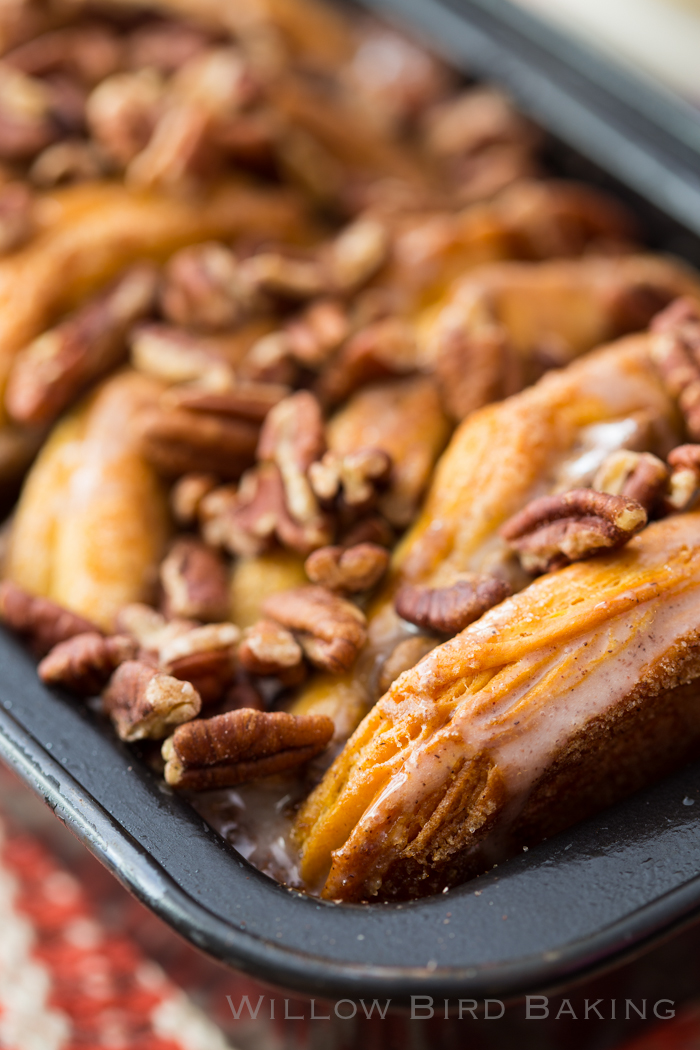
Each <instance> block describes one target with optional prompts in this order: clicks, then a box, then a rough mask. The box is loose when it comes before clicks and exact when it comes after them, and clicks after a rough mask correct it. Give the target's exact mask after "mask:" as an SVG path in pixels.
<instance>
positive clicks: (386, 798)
mask: <svg viewBox="0 0 700 1050" xmlns="http://www.w3.org/2000/svg"><path fill="white" fill-rule="evenodd" d="M652 340H653V336H650V335H648V334H643V335H640V336H634V337H628V338H626V339H624V340H622V341H620V342H619V343H617V344H614V345H613V346H611V347H608V348H604V349H602V350H600V351H598V352H596V353H594V354H592V355H590V356H588V357H587V358H585V359H583V360H581V361H580V362H577V363H575V364H573V365H571V366H569V368H567V369H565V370H563V371H561V372H557V373H552V374H551V375H549V376H547V377H545V378H544V379H543V380H541V381H540V382H539V383H538V384H536V385H535V386H534V387H532V388H530V389H529V390H526V391H524V392H523V393H521V394H518V395H516V396H514V397H512V398H510V399H508V400H507V401H505V402H502V403H500V404H498V405H494V406H490V407H488V408H485V409H483V410H481V411H480V412H479V413H476V414H475V415H473V416H472V417H471V418H470V419H468V420H466V421H465V422H464V423H463V424H462V425H461V427H460V428H458V430H457V432H456V433H455V435H454V437H453V439H452V442H451V444H450V446H449V447H448V449H447V451H446V453H445V454H444V456H443V458H442V460H441V461H440V463H439V465H438V468H437V470H436V474H435V478H434V481H433V485H432V488H431V490H430V492H429V494H428V497H427V500H426V503H425V506H424V510H423V512H422V514H421V516H420V517H419V519H418V521H417V523H416V524H415V525H414V527H413V528H412V529H411V530H410V531H409V533H408V535H407V537H406V539H405V540H404V542H403V544H402V545H401V546H400V547H399V549H398V551H397V553H396V555H395V558H394V564H393V572H392V576H391V579H390V581H389V583H388V584H387V587H386V589H385V593H384V595H383V596H382V597H381V598H380V599H379V600H378V601H377V602H376V603H375V607H374V609H373V611H372V612H371V614H370V628H369V638H370V642H369V646H368V649H367V651H366V653H365V656H364V661H365V662H364V667H363V678H364V682H365V683H366V684H367V683H369V688H370V689H372V688H374V689H375V695H376V691H378V690H377V681H381V675H380V674H379V670H378V669H379V668H381V666H382V661H384V662H385V663H387V662H388V661H389V660H390V659H391V657H392V655H393V654H394V653H395V652H397V651H398V648H399V646H401V645H402V644H404V645H406V644H408V645H412V644H413V642H414V641H415V639H416V637H420V635H418V636H416V628H415V627H414V626H411V625H410V624H408V623H406V622H405V621H404V620H402V619H401V617H400V616H399V615H398V613H397V611H396V608H395V598H396V595H397V591H398V590H399V589H400V587H401V586H404V587H405V586H406V585H407V584H408V585H409V586H416V587H421V586H423V587H424V586H425V585H430V586H432V587H435V588H440V587H444V586H448V587H449V586H450V585H451V584H453V582H454V581H455V580H459V579H460V578H465V577H466V578H467V579H470V578H471V579H473V578H474V575H475V574H476V576H477V577H478V578H479V579H482V578H483V577H484V576H491V577H492V578H495V579H497V580H498V579H500V580H502V581H503V582H504V583H505V584H506V586H507V587H508V588H509V589H511V590H513V591H518V590H520V593H518V594H516V595H515V596H514V597H510V598H507V599H506V600H505V601H502V602H501V604H498V605H495V607H494V608H492V609H491V610H490V611H488V612H486V613H485V615H483V616H481V618H480V619H478V620H476V622H474V623H473V624H471V625H470V626H467V627H466V629H465V630H463V631H462V632H461V633H459V634H457V635H456V637H453V638H452V639H451V640H449V641H446V642H444V644H441V645H437V642H438V641H439V635H438V636H437V637H436V635H435V633H433V634H432V638H430V639H428V638H427V637H426V646H425V648H426V649H429V648H430V646H431V645H432V646H436V645H437V647H436V648H433V649H432V651H430V652H428V654H427V655H426V656H425V657H424V658H423V659H422V660H420V662H418V663H417V664H416V665H415V666H413V667H410V665H409V669H407V670H406V671H405V672H404V673H403V674H402V675H400V676H399V677H398V678H396V679H395V680H394V682H393V684H392V685H391V686H390V688H389V690H388V692H387V693H386V694H385V695H384V696H383V697H382V699H381V700H380V701H379V702H378V703H377V704H376V705H375V706H374V708H373V709H372V710H371V711H370V713H369V714H368V715H367V717H366V718H365V720H364V721H363V722H362V723H361V725H360V726H359V728H358V729H357V731H356V732H355V734H354V736H353V737H352V738H351V739H350V741H349V742H348V744H347V745H346V747H345V749H344V751H343V752H342V754H341V755H340V756H339V758H338V759H337V760H336V762H335V763H334V765H333V766H332V767H331V769H330V770H329V772H328V773H327V774H326V777H325V779H324V780H323V782H322V783H321V784H320V786H319V787H318V788H317V789H316V790H315V792H314V793H313V794H312V795H311V796H310V798H309V800H308V801H307V803H306V804H305V806H304V807H303V809H302V811H301V813H300V815H299V817H298V819H297V824H296V836H297V840H298V842H299V843H300V846H301V851H302V874H303V877H304V878H305V879H306V880H307V882H308V883H309V885H315V886H323V890H322V892H323V895H324V896H327V897H330V898H333V899H343V900H365V899H373V898H376V897H379V898H380V899H381V898H391V897H414V896H418V895H422V894H426V893H432V892H436V891H438V890H440V889H442V888H443V887H444V886H446V885H453V884H455V883H456V882H459V881H461V880H463V879H464V878H465V877H468V876H469V875H470V874H475V873H478V872H479V871H480V870H483V869H484V868H485V867H488V866H489V865H490V864H491V863H493V862H494V861H496V860H498V859H499V858H502V857H503V856H504V855H506V854H508V853H509V852H511V851H512V849H513V848H516V847H517V846H518V845H521V844H523V845H528V844H531V843H532V842H535V841H537V840H538V839H540V838H541V837H542V836H545V835H549V834H552V833H553V832H555V831H557V830H559V829H561V828H563V827H566V826H567V825H569V824H571V823H573V822H575V821H576V820H579V819H581V818H582V817H584V816H585V815H586V814H589V813H591V812H592V811H594V810H596V809H599V808H602V807H603V806H605V805H608V804H610V803H611V802H612V801H614V800H615V799H617V798H620V797H621V796H623V795H625V794H627V793H628V792H630V791H632V790H634V789H635V788H637V787H638V786H640V785H642V784H644V783H646V782H648V781H649V780H651V779H653V778H654V777H655V776H658V775H661V774H662V773H663V772H664V771H665V770H667V769H669V768H670V767H671V766H672V765H674V764H675V763H677V762H679V761H681V760H683V759H685V758H687V757H688V756H690V755H691V754H693V753H694V752H695V750H696V748H697V746H698V742H699V741H700V709H699V708H698V703H697V701H696V699H695V697H696V692H697V693H698V696H699V697H700V689H697V690H696V687H695V685H694V684H693V681H694V679H695V678H696V676H697V675H698V673H700V663H699V662H698V643H697V628H698V624H697V622H696V621H697V615H696V613H695V612H694V608H695V602H696V596H695V588H694V581H695V580H696V579H697V578H698V575H697V574H698V571H699V570H700V553H698V550H699V548H698V543H697V536H698V535H700V533H698V526H700V518H698V516H697V515H696V514H687V515H679V516H676V517H673V518H667V519H666V520H664V521H660V522H655V523H654V524H652V525H650V526H649V527H648V528H647V529H646V530H645V531H644V532H643V533H642V534H641V535H639V536H637V537H636V538H634V539H633V540H632V541H631V542H630V543H629V544H628V545H627V546H626V547H625V548H624V549H623V550H618V551H615V552H611V553H609V554H606V555H604V556H602V557H601V556H598V557H596V558H594V559H593V560H590V561H583V562H580V563H579V564H575V565H571V566H569V567H568V568H564V569H562V570H561V571H558V572H552V573H550V574H549V575H546V576H543V577H540V578H539V579H537V580H535V581H534V582H531V581H532V576H529V575H527V574H526V573H525V572H524V571H523V568H522V565H521V564H519V563H517V562H516V560H515V558H514V555H513V550H512V548H511V546H509V544H508V543H506V541H505V539H504V538H503V536H502V535H501V534H500V530H501V529H502V526H503V525H504V523H505V522H506V520H507V519H509V518H511V517H512V516H513V515H516V514H518V512H521V511H522V508H524V507H525V506H526V505H527V504H529V503H530V501H532V500H533V499H537V498H538V497H543V496H545V497H546V496H552V495H554V496H556V495H557V494H563V493H568V492H569V491H570V490H572V489H577V490H580V489H581V488H582V487H584V486H590V485H591V484H592V480H593V476H594V475H595V474H596V473H597V471H598V470H599V468H600V466H601V463H602V462H603V461H604V460H605V458H606V456H608V455H609V454H610V452H612V451H614V450H615V449H620V448H628V449H629V448H631V449H635V450H637V451H638V452H642V451H644V452H646V451H648V450H652V451H654V452H657V453H661V454H665V453H666V452H667V451H668V449H669V448H671V447H672V446H674V445H677V444H678V443H679V441H680V440H681V438H680V434H681V430H680V420H679V418H678V417H677V415H676V409H675V407H674V405H673V402H672V400H671V399H670V398H669V396H668V394H667V393H666V392H665V388H664V386H663V384H662V383H661V381H660V378H659V375H658V373H657V371H656V368H655V365H654V364H653V362H652V359H651V352H650V351H651V345H652ZM587 491H589V492H591V491H592V490H590V489H588V490H587ZM593 495H594V496H595V495H596V494H593ZM623 502H624V501H623ZM589 513H590V511H587V510H586V508H582V509H580V510H579V511H578V517H579V520H578V522H577V520H576V513H574V514H573V524H572V526H571V527H572V529H573V533H575V532H576V529H577V527H578V528H579V529H580V530H585V528H586V527H587V522H590V518H589V517H588V516H587V515H588V514H589ZM645 520H646V517H645V516H644V517H643V522H644V521H645ZM643 522H642V523H643ZM637 527H638V525H633V526H632V531H634V530H635V529H636V528H637ZM611 544H612V541H611ZM600 549H602V548H600ZM523 587H524V589H522V590H521V588H523ZM505 593H506V594H507V593H508V591H507V590H506V592H505ZM502 596H503V595H501V597H502ZM496 600H497V601H498V600H499V599H498V597H497V598H496ZM489 604H490V605H494V601H493V600H492V601H490V602H488V603H487V604H486V605H485V608H487V609H488V606H489ZM476 615H477V616H478V613H477V614H476ZM472 619H476V616H473V617H472ZM415 622H419V620H416V621H415ZM451 633H453V634H455V633H456V632H455V631H454V630H453V631H452V632H451ZM443 638H444V634H443ZM414 651H417V650H414ZM424 651H425V649H424ZM414 662H415V661H414ZM324 880H325V883H324Z"/></svg>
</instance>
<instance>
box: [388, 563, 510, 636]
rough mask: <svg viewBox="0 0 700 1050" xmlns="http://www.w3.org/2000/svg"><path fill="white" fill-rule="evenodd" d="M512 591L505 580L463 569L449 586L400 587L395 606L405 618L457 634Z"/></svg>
mask: <svg viewBox="0 0 700 1050" xmlns="http://www.w3.org/2000/svg"><path fill="white" fill-rule="evenodd" d="M510 593H511V589H510V587H509V586H508V584H507V583H506V582H505V581H504V580H499V579H497V578H496V577H495V576H486V575H483V574H481V573H475V572H474V573H464V574H463V575H462V576H461V577H460V578H459V579H457V580H455V582H454V583H453V584H452V585H451V586H450V587H420V586H417V585H415V584H411V583H405V584H403V586H402V587H399V589H398V591H397V592H396V598H395V599H394V607H395V608H396V611H397V613H398V614H399V616H400V617H401V618H402V619H403V620H407V621H408V622H409V623H414V624H415V625H416V627H423V628H424V629H426V630H429V631H437V632H438V633H440V634H451V635H454V634H458V633H459V632H460V631H462V630H464V628H465V627H467V626H468V624H470V623H473V622H474V620H478V619H479V617H480V616H481V615H483V613H485V612H486V611H487V610H488V609H491V608H492V607H493V606H494V605H498V603H499V602H502V601H503V599H504V598H507V597H508V595H509V594H510Z"/></svg>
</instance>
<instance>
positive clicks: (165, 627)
mask: <svg viewBox="0 0 700 1050" xmlns="http://www.w3.org/2000/svg"><path fill="white" fill-rule="evenodd" d="M197 626H198V625H197V623H196V622H195V621H194V620H170V621H168V620H166V619H165V617H164V616H163V615H162V613H159V612H158V611H157V610H156V609H153V608H151V606H150V605H144V604H142V603H141V602H132V603H131V604H130V605H125V606H123V608H121V609H120V610H119V613H118V614H117V617H116V628H117V630H118V631H119V632H120V633H122V634H128V635H130V636H131V637H132V638H134V639H135V640H136V641H137V642H138V643H139V646H140V648H141V650H142V653H149V654H153V655H154V656H157V654H158V652H159V650H160V647H161V646H162V645H165V644H166V643H167V642H169V641H171V640H172V639H173V638H178V637H180V635H183V634H187V632H188V631H191V630H192V628H193V627H197Z"/></svg>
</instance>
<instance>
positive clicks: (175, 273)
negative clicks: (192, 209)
mask: <svg viewBox="0 0 700 1050" xmlns="http://www.w3.org/2000/svg"><path fill="white" fill-rule="evenodd" d="M251 305H252V304H251V302H250V294H249V293H248V291H247V290H246V289H245V287H244V285H243V283H242V281H241V279H240V276H239V263H238V260H237V258H236V256H235V255H234V254H233V252H232V251H231V250H230V248H226V247H224V245H223V244H218V243H217V242H215V241H212V242H208V243H206V244H195V245H192V246H191V247H189V248H183V249H182V250H181V251H179V252H176V253H175V255H173V257H172V258H171V260H170V262H169V263H168V265H167V266H166V269H165V280H164V284H163V290H162V293H161V307H162V310H163V313H164V315H165V317H167V318H168V320H169V321H173V322H174V323H175V324H178V325H185V326H187V327H192V328H199V329H203V330H204V331H219V330H221V329H224V328H232V327H235V326H236V325H237V324H239V323H240V322H241V321H242V320H243V319H244V317H245V316H246V313H247V312H248V310H249V308H250V307H251Z"/></svg>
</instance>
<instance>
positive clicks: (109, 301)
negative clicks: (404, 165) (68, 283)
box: [5, 264, 158, 424]
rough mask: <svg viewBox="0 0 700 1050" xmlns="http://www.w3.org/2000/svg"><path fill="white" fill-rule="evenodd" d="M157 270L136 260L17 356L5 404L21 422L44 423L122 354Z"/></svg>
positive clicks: (152, 292) (150, 297) (148, 302)
mask: <svg viewBox="0 0 700 1050" xmlns="http://www.w3.org/2000/svg"><path fill="white" fill-rule="evenodd" d="M157 279H158V278H157V271H156V270H155V269H154V268H153V267H152V266H150V265H147V264H140V265H138V266H134V267H132V269H130V270H128V271H127V272H126V274H124V276H123V277H122V278H121V279H120V280H119V281H117V283H116V284H114V285H113V286H112V287H111V288H109V289H107V291H105V292H103V293H102V294H101V295H99V296H97V297H96V298H95V299H93V300H92V302H89V303H88V304H87V305H86V306H83V307H82V308H81V309H80V310H78V311H77V312H76V313H75V314H73V316H72V317H69V318H68V319H67V320H66V321H64V322H63V323H62V324H60V325H58V327H57V328H52V329H51V330H50V331H48V332H45V333H44V334H43V335H41V336H39V338H38V339H36V340H35V341H34V342H33V343H30V344H29V346H28V347H26V349H25V350H23V351H21V352H20V354H19V355H18V356H17V358H16V359H15V362H14V365H13V367H12V371H11V372H10V376H9V379H8V385H7V392H6V394H5V404H6V406H7V410H8V412H9V413H10V415H11V416H12V418H13V419H15V420H17V422H19V423H32V424H39V423H47V422H49V421H51V420H53V419H55V418H56V416H58V415H59V414H60V413H61V412H62V411H63V409H64V408H65V407H66V406H67V405H69V404H70V403H71V401H73V399H74V398H75V397H76V396H77V395H78V394H79V393H81V392H82V391H83V390H84V389H85V387H86V386H87V385H88V384H89V383H91V382H93V380H95V379H97V378H99V377H100V376H102V375H104V374H105V373H107V372H108V371H110V370H111V369H112V368H114V366H115V365H117V364H119V362H120V360H121V359H122V358H123V357H125V356H126V333H127V330H128V328H129V327H130V326H131V325H132V324H133V323H134V321H136V320H137V319H138V318H139V317H142V316H143V315H144V314H145V313H147V312H148V311H149V310H150V309H151V306H152V305H153V301H154V297H155V290H156V283H157Z"/></svg>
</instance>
